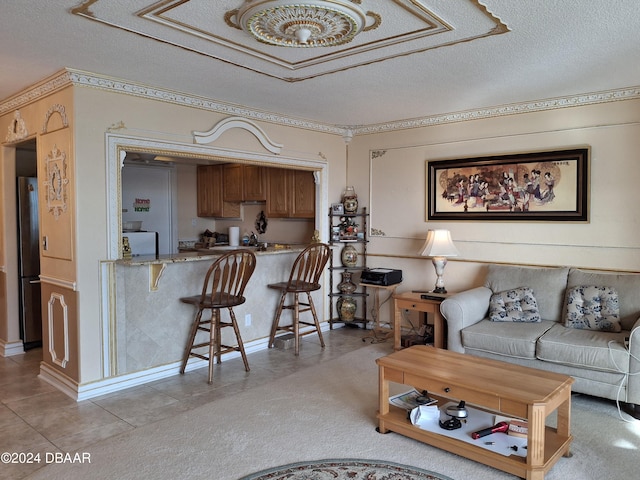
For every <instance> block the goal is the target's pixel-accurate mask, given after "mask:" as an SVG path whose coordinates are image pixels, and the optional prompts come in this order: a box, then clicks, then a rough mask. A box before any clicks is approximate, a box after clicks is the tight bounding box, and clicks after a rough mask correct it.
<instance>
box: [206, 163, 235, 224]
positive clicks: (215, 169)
mask: <svg viewBox="0 0 640 480" xmlns="http://www.w3.org/2000/svg"><path fill="white" fill-rule="evenodd" d="M223 167H224V165H199V166H198V174H197V178H198V180H197V183H198V184H197V189H198V192H197V202H198V216H199V217H214V218H239V217H240V202H230V201H228V200H225V198H224V197H223V191H224V175H223Z"/></svg>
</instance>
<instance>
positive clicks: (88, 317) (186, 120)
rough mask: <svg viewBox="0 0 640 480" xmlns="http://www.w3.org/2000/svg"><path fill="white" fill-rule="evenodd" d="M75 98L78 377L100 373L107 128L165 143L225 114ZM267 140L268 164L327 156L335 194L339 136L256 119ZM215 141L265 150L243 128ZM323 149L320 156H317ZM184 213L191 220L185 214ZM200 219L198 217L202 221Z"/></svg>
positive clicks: (86, 94) (109, 196) (81, 91)
mask: <svg viewBox="0 0 640 480" xmlns="http://www.w3.org/2000/svg"><path fill="white" fill-rule="evenodd" d="M74 92H75V99H74V100H75V105H76V122H75V125H76V132H75V136H76V139H77V141H76V145H75V148H76V171H77V177H78V184H77V199H78V200H77V203H78V209H77V219H78V229H77V230H78V247H77V248H78V259H79V271H78V283H79V288H80V290H81V292H82V295H81V301H80V305H79V309H80V312H79V314H80V319H81V320H80V321H81V327H82V328H81V329H80V332H79V336H80V345H81V351H80V365H81V370H80V379H81V383H82V384H84V383H87V382H91V381H95V380H99V379H101V378H102V377H103V367H104V365H103V360H104V359H103V356H102V354H101V345H102V335H103V328H105V322H106V321H107V319H105V318H102V312H101V310H100V305H101V302H102V296H103V286H101V284H100V269H99V262H100V261H101V260H105V259H108V258H109V256H108V247H107V242H106V238H107V236H108V233H109V232H108V225H109V218H108V213H107V212H108V210H109V209H108V206H109V202H110V201H114V200H115V199H116V198H119V192H113V191H109V190H108V189H107V182H106V175H107V173H106V172H107V170H108V161H113V160H114V159H108V158H107V153H106V145H105V134H106V133H107V131H108V130H109V128H110V127H111V126H113V125H115V124H119V123H120V122H122V124H123V125H124V126H125V128H118V129H114V130H111V131H112V132H117V133H118V134H121V135H127V136H131V137H139V138H141V139H151V140H154V141H162V142H166V145H167V149H168V150H171V149H173V148H175V149H179V147H180V146H181V145H192V144H193V137H192V132H193V131H207V130H209V129H210V128H211V127H212V126H214V125H215V124H216V123H218V122H219V121H221V120H222V119H224V118H226V117H227V115H221V114H217V113H213V112H210V111H205V110H199V109H196V108H189V107H185V106H182V105H175V104H171V103H165V102H159V101H155V100H148V99H142V98H137V97H132V96H128V95H122V94H117V93H111V92H104V91H100V90H96V89H91V88H82V87H77V88H75V89H74ZM254 123H256V124H258V125H259V126H260V127H261V128H262V129H263V130H264V131H265V133H266V134H267V135H268V136H269V138H271V139H272V140H273V141H275V142H278V143H281V144H283V145H284V149H283V152H282V154H281V155H280V156H278V155H272V154H269V155H268V156H269V157H270V159H271V160H269V162H267V163H271V162H272V164H278V163H279V161H280V157H286V158H287V159H301V160H313V161H323V162H324V161H325V159H326V162H327V163H328V175H329V182H328V188H327V190H328V192H327V193H328V195H329V198H338V197H339V192H340V191H341V190H342V188H343V185H344V174H345V171H346V169H345V152H346V148H345V143H344V141H343V139H342V138H341V137H340V136H338V135H330V134H325V133H317V132H313V131H310V130H304V129H299V128H292V127H287V126H282V125H276V124H270V123H264V122H263V123H261V122H258V121H255V122H254ZM214 147H215V148H216V149H217V150H218V151H219V150H220V149H229V150H230V151H234V152H237V151H241V152H248V153H249V154H254V153H260V154H267V153H268V152H266V151H265V150H264V149H263V147H262V146H261V145H260V144H259V142H258V141H257V140H256V138H255V137H253V136H252V135H251V134H250V133H249V132H246V131H229V132H226V133H225V134H223V136H222V137H221V138H220V139H219V141H217V142H215V145H214ZM320 154H321V155H320ZM189 220H190V219H189ZM203 225H204V223H203Z"/></svg>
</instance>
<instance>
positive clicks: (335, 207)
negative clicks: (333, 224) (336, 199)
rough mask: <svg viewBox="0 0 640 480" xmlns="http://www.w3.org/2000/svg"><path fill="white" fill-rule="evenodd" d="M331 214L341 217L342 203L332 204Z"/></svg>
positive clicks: (342, 211)
mask: <svg viewBox="0 0 640 480" xmlns="http://www.w3.org/2000/svg"><path fill="white" fill-rule="evenodd" d="M331 213H332V214H333V215H342V214H343V213H344V205H343V204H342V203H332V204H331Z"/></svg>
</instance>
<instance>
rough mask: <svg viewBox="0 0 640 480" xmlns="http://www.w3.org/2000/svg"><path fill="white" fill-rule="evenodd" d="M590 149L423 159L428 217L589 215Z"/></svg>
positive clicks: (580, 218)
mask: <svg viewBox="0 0 640 480" xmlns="http://www.w3.org/2000/svg"><path fill="white" fill-rule="evenodd" d="M588 168H589V148H577V149H572V150H557V151H551V152H535V153H522V154H514V155H500V156H489V157H476V158H465V159H453V160H437V161H427V221H428V220H489V221H493V220H515V221H529V220H531V221H576V222H586V221H588V220H589V217H588V193H589V192H588V189H589V182H588Z"/></svg>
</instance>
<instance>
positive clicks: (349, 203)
mask: <svg viewBox="0 0 640 480" xmlns="http://www.w3.org/2000/svg"><path fill="white" fill-rule="evenodd" d="M342 205H343V207H344V213H357V212H358V196H357V195H356V191H355V190H354V189H353V187H347V188H346V189H345V190H344V193H343V194H342Z"/></svg>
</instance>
